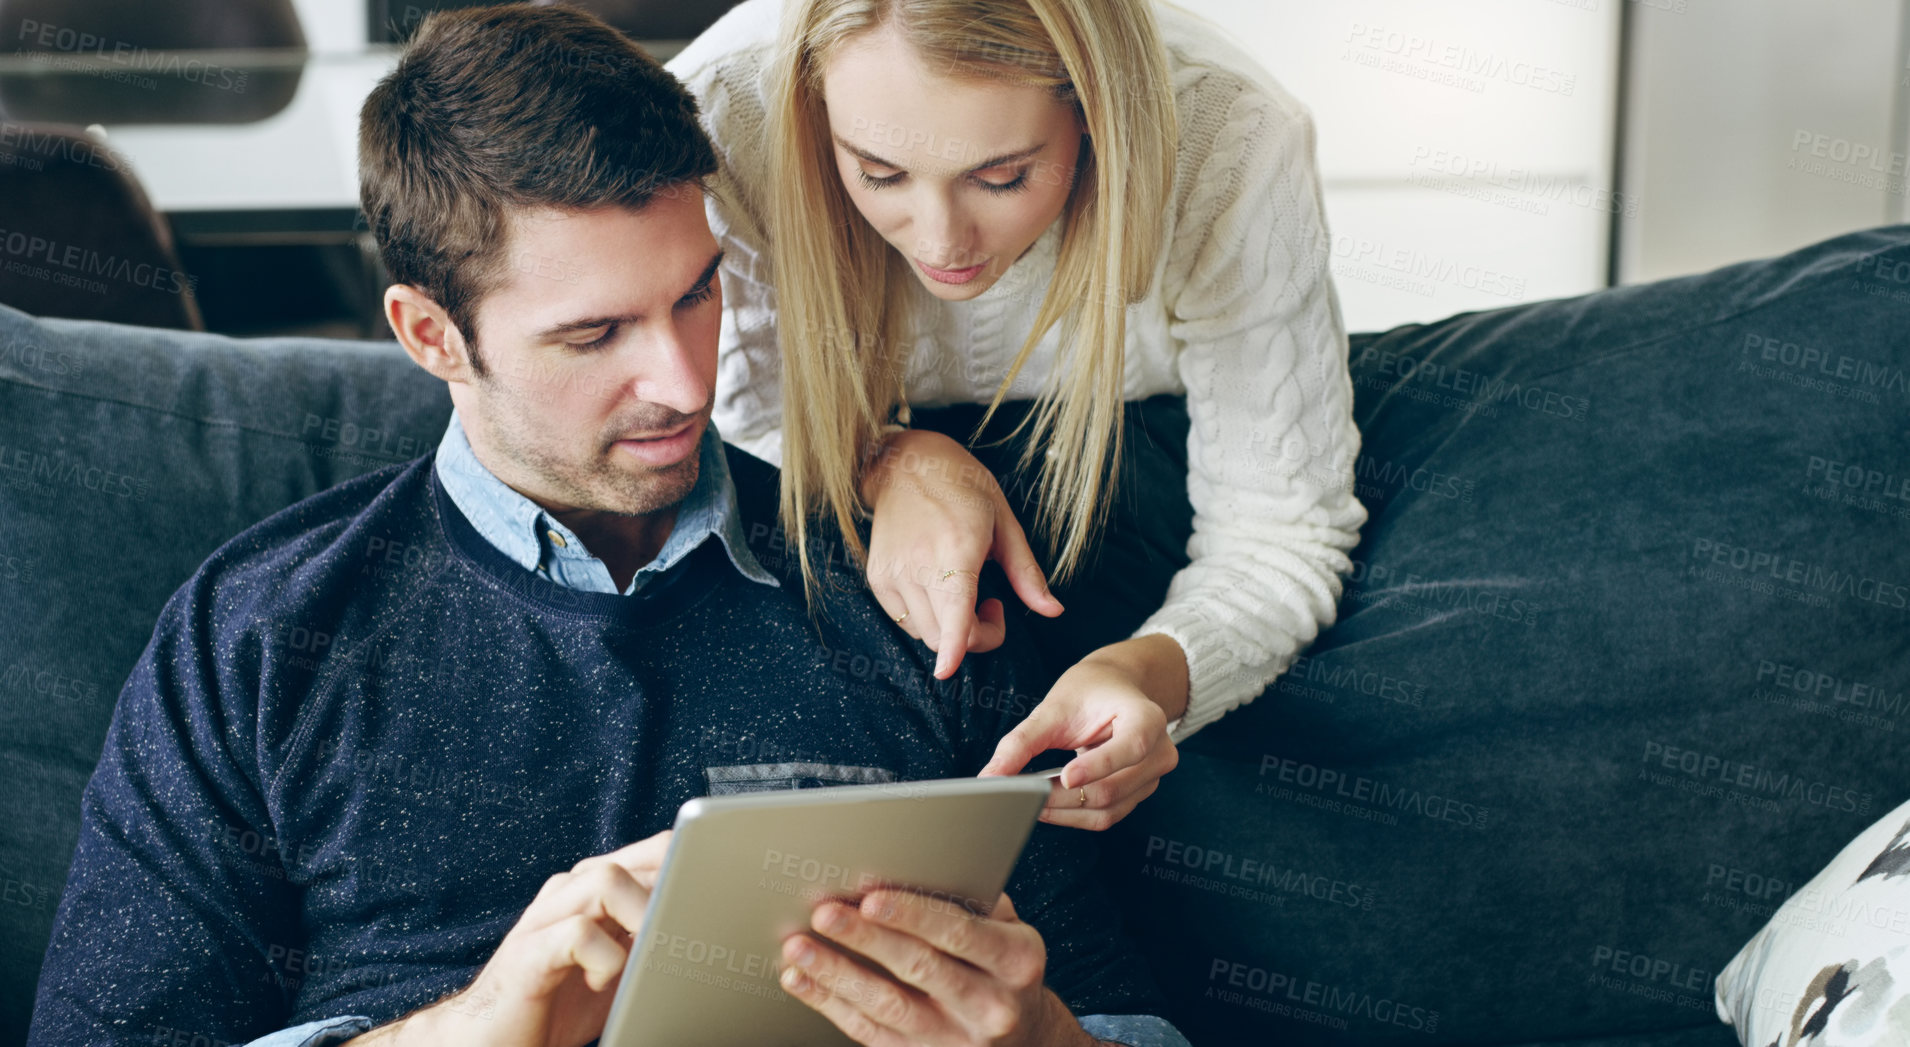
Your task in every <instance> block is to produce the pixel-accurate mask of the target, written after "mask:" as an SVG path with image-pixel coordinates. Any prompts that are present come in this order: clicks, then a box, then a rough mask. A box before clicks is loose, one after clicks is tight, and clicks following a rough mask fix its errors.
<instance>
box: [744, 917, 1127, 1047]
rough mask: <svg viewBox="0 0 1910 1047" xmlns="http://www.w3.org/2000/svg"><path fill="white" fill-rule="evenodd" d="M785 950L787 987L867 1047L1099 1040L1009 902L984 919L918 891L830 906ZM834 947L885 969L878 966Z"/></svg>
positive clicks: (1011, 1046) (1019, 1045)
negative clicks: (1056, 983)
mask: <svg viewBox="0 0 1910 1047" xmlns="http://www.w3.org/2000/svg"><path fill="white" fill-rule="evenodd" d="M810 927H811V928H813V930H814V932H815V933H814V934H793V935H790V936H789V937H788V938H787V939H785V940H784V941H783V960H784V961H785V962H786V963H788V964H789V965H790V966H788V967H786V968H784V970H783V974H782V985H783V988H784V989H785V990H787V991H788V992H789V993H790V994H791V995H793V996H795V997H796V998H797V999H800V1000H802V1001H803V1002H804V1003H806V1004H808V1005H809V1006H811V1007H813V1008H815V1009H816V1010H817V1011H819V1012H821V1013H822V1015H823V1016H824V1017H826V1018H828V1019H829V1020H830V1021H831V1022H833V1023H835V1025H836V1027H837V1028H839V1029H841V1030H842V1031H843V1032H844V1033H846V1034H848V1036H849V1037H850V1038H851V1039H853V1040H855V1041H856V1042H857V1043H861V1044H866V1045H867V1047H913V1045H916V1044H934V1045H936V1047H942V1045H948V1047H958V1045H959V1047H1049V1045H1054V1047H1062V1045H1067V1047H1073V1045H1077V1044H1079V1045H1086V1044H1093V1043H1095V1042H1097V1041H1096V1040H1095V1039H1094V1038H1093V1037H1092V1036H1089V1035H1088V1034H1087V1032H1085V1031H1084V1030H1083V1029H1082V1028H1081V1025H1080V1023H1079V1022H1077V1021H1076V1020H1075V1018H1074V1015H1072V1014H1071V1013H1069V1011H1068V1008H1067V1005H1065V1004H1063V1003H1062V1002H1061V999H1060V997H1058V996H1056V995H1055V994H1054V992H1053V991H1052V990H1050V989H1049V988H1048V987H1047V986H1046V985H1045V984H1044V981H1043V975H1044V974H1045V973H1046V971H1047V965H1048V950H1047V947H1046V946H1045V945H1043V944H1042V941H1041V934H1040V933H1039V932H1037V931H1036V930H1035V929H1034V928H1033V927H1030V926H1028V925H1027V924H1025V923H1023V922H1021V920H1020V919H1019V918H1018V917H1017V916H1016V915H1015V907H1014V904H1013V903H1012V902H1010V901H1009V900H1008V896H1007V895H1006V894H1004V895H1002V896H1001V898H1000V900H999V901H997V902H996V903H995V906H994V909H993V911H992V912H990V913H989V914H988V915H987V916H980V915H976V914H973V913H970V912H969V911H968V910H967V909H964V908H962V907H960V906H956V905H950V904H948V903H947V902H945V901H941V900H939V899H934V898H929V897H926V896H924V895H920V894H916V893H913V892H910V891H897V890H881V891H872V892H870V893H869V894H867V895H865V896H863V899H862V904H861V905H860V906H850V905H846V904H844V903H842V902H838V901H824V902H822V903H821V904H819V905H817V906H816V909H815V912H814V914H813V915H812V916H811V918H810ZM837 945H840V946H843V947H846V948H847V949H848V950H851V951H853V952H855V953H858V954H860V955H861V956H863V957H865V958H866V959H868V960H871V961H874V962H875V963H877V964H880V965H881V968H880V969H871V968H870V967H869V966H868V965H867V964H863V963H858V962H856V961H855V960H854V959H851V958H850V957H849V956H848V955H847V954H845V953H844V952H843V951H842V950H841V949H839V948H837Z"/></svg>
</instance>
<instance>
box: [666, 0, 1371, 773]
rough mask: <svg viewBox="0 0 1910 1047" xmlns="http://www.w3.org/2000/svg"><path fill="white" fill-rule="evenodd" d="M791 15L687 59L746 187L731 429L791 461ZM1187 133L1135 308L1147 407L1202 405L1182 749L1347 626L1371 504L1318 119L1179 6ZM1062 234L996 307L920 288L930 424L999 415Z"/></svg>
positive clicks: (737, 194) (745, 28) (1138, 383)
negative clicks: (1357, 485) (772, 266)
mask: <svg viewBox="0 0 1910 1047" xmlns="http://www.w3.org/2000/svg"><path fill="white" fill-rule="evenodd" d="M780 4H781V0H748V2H747V3H744V4H742V5H741V6H739V7H737V8H735V9H733V10H732V11H731V12H730V13H729V14H727V15H725V16H724V17H723V19H722V20H721V21H719V22H717V23H716V24H715V25H714V26H712V27H711V28H710V29H709V31H708V32H706V33H704V34H703V35H702V36H701V37H699V38H698V39H697V40H696V41H695V42H694V43H692V44H691V45H690V46H689V47H688V48H687V49H685V50H684V51H683V52H682V53H680V54H679V55H677V57H676V58H675V59H673V60H672V61H671V62H670V63H669V68H670V70H671V71H672V72H674V73H675V74H676V75H677V76H678V77H680V78H682V79H683V80H684V82H685V83H687V84H688V85H689V87H690V90H691V91H693V92H694V93H695V95H696V97H697V99H698V101H699V102H700V103H701V105H702V107H703V117H704V122H705V126H706V127H707V128H708V129H709V132H710V136H711V137H712V138H713V139H715V141H716V148H717V152H718V154H719V155H720V156H721V157H722V161H723V171H722V173H721V174H720V175H719V176H718V177H717V178H716V179H715V181H714V183H713V184H712V193H711V196H710V224H711V226H712V228H713V229H714V230H715V232H716V235H717V239H718V241H719V242H720V243H721V244H722V246H723V248H724V249H725V250H726V251H727V255H726V257H725V261H724V264H723V272H722V278H723V298H724V306H723V308H724V315H723V330H722V343H721V357H720V361H721V362H720V365H719V373H718V377H717V404H716V410H715V421H716V424H717V425H718V427H719V428H720V429H721V430H722V433H723V435H724V437H725V438H726V439H728V440H730V441H731V442H733V443H735V444H737V445H738V446H741V447H743V448H745V449H746V450H748V451H750V452H752V453H754V454H756V455H758V456H759V457H762V458H765V459H768V460H769V461H772V462H780V461H781V443H782V433H781V424H782V401H781V390H780V388H779V376H780V373H781V361H780V358H779V356H778V351H777V346H776V327H775V322H776V307H775V294H774V291H773V278H772V274H770V273H769V271H768V266H769V259H768V256H767V251H766V247H767V240H766V235H765V222H764V220H763V210H762V201H761V196H760V192H759V186H760V185H761V183H762V180H763V179H764V178H765V173H764V172H765V169H766V167H767V156H766V147H765V116H764V113H765V108H766V107H765V91H766V89H767V88H766V80H765V74H766V72H767V70H768V68H769V66H770V64H771V60H772V50H773V43H774V38H775V34H776V25H777V20H778V18H779V17H780ZM1156 11H1157V14H1158V17H1159V20H1160V25H1161V30H1162V34H1163V36H1164V38H1165V39H1166V43H1167V50H1168V56H1169V63H1170V65H1171V67H1172V73H1173V81H1174V94H1175V101H1176V106H1177V110H1178V113H1179V117H1180V125H1181V143H1180V152H1179V160H1178V163H1177V166H1176V172H1175V188H1174V199H1173V207H1172V213H1171V214H1169V215H1168V216H1167V217H1168V222H1169V231H1168V237H1169V239H1168V244H1169V247H1168V250H1167V252H1166V255H1165V257H1163V258H1162V259H1161V260H1160V262H1159V265H1158V267H1157V269H1156V279H1155V284H1154V287H1153V289H1152V292H1151V293H1150V295H1149V297H1148V298H1147V299H1146V300H1145V301H1143V302H1140V303H1138V304H1136V305H1134V306H1132V307H1130V308H1129V310H1128V316H1127V352H1126V357H1127V361H1126V374H1125V384H1126V395H1127V397H1128V398H1129V399H1130V400H1137V399H1142V398H1145V397H1148V396H1153V395H1155V394H1158V393H1175V394H1181V395H1184V396H1185V397H1186V399H1187V412H1188V415H1189V417H1190V419H1191V421H1192V429H1191V431H1190V433H1189V435H1188V441H1187V442H1188V447H1187V452H1188V453H1187V460H1188V475H1187V489H1188V495H1189V497H1190V499H1191V501H1192V503H1193V507H1194V534H1193V538H1192V540H1191V541H1190V542H1189V543H1188V553H1189V556H1190V557H1191V558H1192V563H1191V564H1190V565H1189V566H1188V567H1186V568H1185V569H1184V570H1182V571H1181V572H1180V573H1179V574H1177V575H1175V576H1174V579H1173V582H1172V584H1171V585H1170V587H1169V589H1168V595H1167V601H1166V603H1165V604H1164V605H1163V606H1162V607H1161V608H1160V610H1158V611H1156V612H1155V613H1154V614H1153V615H1152V616H1150V617H1149V618H1148V619H1147V621H1146V622H1145V623H1144V624H1143V625H1142V626H1141V628H1140V629H1139V630H1138V633H1137V635H1147V634H1152V633H1160V634H1165V635H1167V636H1170V637H1172V638H1173V639H1174V640H1175V641H1177V642H1178V643H1179V644H1180V646H1181V649H1182V650H1184V651H1185V652H1186V654H1187V662H1188V669H1189V677H1190V679H1189V684H1190V690H1189V698H1188V706H1187V713H1186V715H1185V716H1183V717H1182V718H1181V719H1180V721H1179V722H1178V723H1177V724H1176V725H1172V729H1173V735H1174V737H1175V738H1176V739H1177V740H1178V739H1181V738H1185V737H1186V736H1187V735H1189V734H1191V733H1193V732H1194V731H1196V730H1198V729H1199V728H1201V727H1203V726H1205V725H1206V724H1208V723H1211V722H1213V721H1214V720H1216V719H1218V718H1220V717H1221V716H1223V715H1225V714H1226V713H1227V712H1228V711H1229V710H1231V709H1233V708H1235V707H1236V706H1238V705H1241V704H1242V703H1244V702H1248V701H1251V700H1253V698H1254V697H1255V696H1257V695H1259V694H1260V693H1261V692H1262V691H1264V690H1265V689H1266V688H1267V686H1268V684H1270V683H1272V682H1273V680H1274V679H1275V678H1276V677H1278V676H1279V674H1280V673H1281V672H1283V671H1284V670H1285V669H1286V668H1287V666H1288V665H1289V664H1291V663H1292V660H1293V657H1294V655H1295V654H1297V653H1298V652H1299V650H1300V649H1301V648H1302V647H1304V646H1305V645H1306V644H1308V643H1309V642H1311V641H1312V640H1313V638H1314V636H1315V635H1316V634H1317V633H1318V631H1319V629H1320V628H1321V627H1322V626H1323V625H1331V624H1332V623H1333V620H1334V616H1335V608H1336V605H1337V603H1338V601H1339V596H1340V580H1339V575H1340V574H1341V573H1344V572H1347V571H1350V570H1351V569H1352V564H1351V562H1350V561H1349V560H1348V559H1347V556H1346V554H1347V551H1349V550H1351V549H1352V548H1353V546H1354V545H1355V544H1356V542H1357V538H1358V531H1359V528H1360V526H1361V525H1362V524H1364V523H1365V522H1366V510H1365V508H1364V507H1363V506H1361V505H1360V503H1359V501H1358V499H1356V498H1355V497H1354V492H1353V465H1354V459H1355V458H1356V457H1357V455H1358V453H1359V440H1360V436H1359V431H1358V430H1357V429H1356V428H1355V427H1354V425H1353V417H1352V404H1353V390H1352V383H1351V381H1350V380H1349V377H1348V374H1347V359H1346V358H1347V344H1346V332H1345V328H1344V326H1343V325H1342V322H1341V320H1340V308H1339V300H1338V298H1337V296H1336V295H1335V293H1334V290H1333V285H1332V282H1331V277H1330V275H1329V273H1328V271H1327V260H1328V240H1327V233H1326V225H1325V215H1324V211H1323V209H1322V207H1321V203H1320V191H1319V182H1318V178H1317V175H1316V173H1315V170H1314V148H1313V123H1312V118H1311V116H1310V115H1309V114H1308V113H1307V111H1306V110H1305V108H1303V107H1302V106H1301V105H1300V104H1299V103H1298V102H1297V101H1295V100H1294V99H1293V97H1292V96H1291V95H1289V94H1287V92H1286V91H1285V90H1284V89H1283V88H1282V87H1281V86H1280V85H1279V84H1278V83H1276V82H1275V81H1274V80H1273V78H1272V77H1270V76H1269V75H1267V74H1266V73H1265V72H1264V71H1262V70H1261V69H1260V68H1259V67H1258V66H1257V65H1256V64H1255V63H1254V62H1253V60H1252V59H1250V58H1249V57H1247V56H1246V55H1245V54H1243V53H1242V52H1240V51H1239V50H1238V49H1236V48H1234V47H1233V46H1232V45H1231V44H1229V43H1228V42H1227V41H1226V40H1225V39H1224V38H1223V36H1222V34H1221V31H1220V30H1219V29H1218V28H1216V27H1215V26H1213V25H1212V24H1210V23H1208V22H1206V21H1203V20H1202V19H1200V18H1198V17H1197V16H1195V15H1192V14H1190V13H1188V12H1185V11H1183V10H1181V9H1180V8H1177V7H1174V6H1172V5H1169V4H1164V3H1163V4H1158V5H1157V8H1156ZM1060 233H1061V223H1060V221H1057V222H1056V224H1055V226H1054V227H1053V228H1051V229H1049V230H1048V232H1047V233H1045V234H1044V235H1043V236H1042V237H1041V239H1040V240H1038V241H1037V242H1036V243H1035V245H1034V247H1032V248H1031V249H1030V250H1029V251H1028V253H1027V254H1025V255H1023V256H1022V257H1021V258H1020V259H1019V260H1017V261H1016V262H1015V264H1014V265H1013V266H1011V267H1010V268H1009V269H1008V271H1007V272H1006V273H1004V274H1003V275H1002V277H1001V279H1000V280H999V281H998V282H997V283H996V284H995V285H994V286H993V287H990V288H989V289H988V290H987V291H986V292H984V293H982V294H981V295H980V296H978V297H977V298H975V299H973V300H971V301H967V302H943V301H941V300H939V299H937V298H935V297H933V296H932V295H929V294H928V293H927V292H926V291H923V290H922V289H921V288H919V287H918V288H916V291H917V293H918V297H917V301H916V306H917V308H916V310H915V312H916V316H917V317H918V318H919V319H918V320H917V331H916V343H915V348H914V351H913V355H912V357H911V362H910V367H909V373H908V381H907V392H908V398H909V402H910V403H911V404H915V405H920V406H934V405H938V404H949V403H987V402H989V401H990V400H991V399H992V398H993V396H994V393H995V385H996V383H997V382H998V381H999V380H1000V375H1002V374H1004V373H1005V372H1006V370H1007V365H1008V363H1009V362H1010V361H1011V360H1013V359H1014V356H1015V354H1016V353H1017V352H1018V351H1019V350H1020V348H1021V343H1022V340H1023V339H1024V338H1025V337H1026V336H1027V332H1028V331H1029V330H1031V329H1032V328H1033V326H1034V319H1035V313H1036V312H1037V310H1038V309H1039V307H1040V304H1041V298H1042V296H1043V295H1044V294H1045V293H1046V292H1047V288H1048V283H1049V280H1050V277H1051V274H1052V272H1053V267H1054V261H1055V257H1056V252H1057V249H1058V246H1059V243H1060ZM1057 342H1058V334H1057V333H1056V332H1054V331H1050V332H1049V335H1048V337H1047V338H1046V339H1045V340H1044V341H1043V342H1042V343H1041V345H1040V346H1039V347H1038V349H1037V351H1036V353H1035V354H1034V356H1033V358H1032V359H1031V360H1030V362H1029V364H1028V366H1027V367H1025V368H1024V369H1023V370H1022V372H1021V374H1020V375H1019V376H1018V377H1017V378H1016V381H1015V384H1014V385H1013V386H1012V387H1011V389H1010V398H1025V399H1032V398H1033V397H1035V396H1036V395H1037V394H1038V393H1039V392H1040V389H1041V386H1042V384H1043V380H1044V379H1045V377H1046V376H1047V374H1048V373H1049V371H1050V369H1051V368H1052V366H1053V361H1054V359H1055V352H1056V345H1057Z"/></svg>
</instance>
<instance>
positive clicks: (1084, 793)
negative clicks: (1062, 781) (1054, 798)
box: [1075, 789, 1088, 807]
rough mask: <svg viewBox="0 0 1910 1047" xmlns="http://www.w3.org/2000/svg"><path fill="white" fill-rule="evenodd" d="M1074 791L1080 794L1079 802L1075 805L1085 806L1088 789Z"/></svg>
mask: <svg viewBox="0 0 1910 1047" xmlns="http://www.w3.org/2000/svg"><path fill="white" fill-rule="evenodd" d="M1075 792H1078V793H1080V794H1081V802H1080V803H1079V804H1078V805H1077V806H1080V807H1086V806H1087V805H1088V791H1087V790H1086V789H1076V790H1075Z"/></svg>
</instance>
